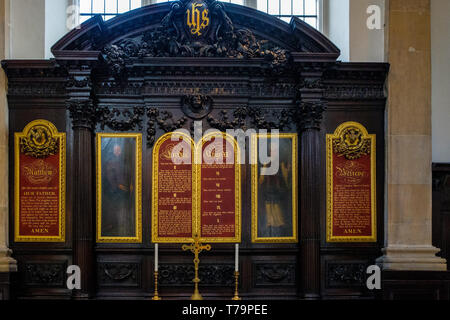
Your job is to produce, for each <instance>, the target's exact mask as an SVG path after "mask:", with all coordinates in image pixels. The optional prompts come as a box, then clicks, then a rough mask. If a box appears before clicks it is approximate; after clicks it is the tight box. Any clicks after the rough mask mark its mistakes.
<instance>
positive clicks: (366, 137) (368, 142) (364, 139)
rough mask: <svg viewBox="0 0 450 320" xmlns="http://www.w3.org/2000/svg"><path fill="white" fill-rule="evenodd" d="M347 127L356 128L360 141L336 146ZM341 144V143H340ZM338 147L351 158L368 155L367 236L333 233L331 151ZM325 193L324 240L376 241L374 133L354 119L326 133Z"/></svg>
mask: <svg viewBox="0 0 450 320" xmlns="http://www.w3.org/2000/svg"><path fill="white" fill-rule="evenodd" d="M349 129H356V132H357V133H358V134H359V135H360V136H361V143H360V144H359V145H356V146H351V147H348V146H347V147H345V146H341V147H339V146H336V143H338V142H339V141H342V139H343V137H344V134H345V132H346V131H348V130H349ZM341 144H342V143H341ZM336 147H338V148H339V152H340V153H341V155H342V156H345V155H346V154H347V155H348V156H349V157H350V158H351V159H357V158H358V157H360V156H361V154H364V155H367V154H369V155H370V176H371V180H370V196H371V201H370V205H371V209H370V210H371V213H370V214H371V217H370V221H371V234H370V235H369V236H337V235H335V234H333V203H334V199H333V179H334V178H333V167H334V164H333V153H334V152H335V151H334V148H336ZM326 179H327V181H326V190H327V191H326V193H327V197H326V198H327V219H326V240H327V242H376V241H377V209H376V201H377V200H376V135H375V134H369V133H368V131H367V129H366V128H365V127H364V126H363V125H362V124H360V123H358V122H354V121H348V122H344V123H342V124H341V125H339V126H338V127H337V128H336V130H335V132H334V133H333V134H327V135H326Z"/></svg>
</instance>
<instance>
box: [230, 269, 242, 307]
mask: <svg viewBox="0 0 450 320" xmlns="http://www.w3.org/2000/svg"><path fill="white" fill-rule="evenodd" d="M234 282H235V284H234V285H235V287H234V297H233V298H231V300H242V299H241V298H240V297H239V272H238V271H235V272H234Z"/></svg>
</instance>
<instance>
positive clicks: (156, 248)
mask: <svg viewBox="0 0 450 320" xmlns="http://www.w3.org/2000/svg"><path fill="white" fill-rule="evenodd" d="M155 272H158V244H157V243H155Z"/></svg>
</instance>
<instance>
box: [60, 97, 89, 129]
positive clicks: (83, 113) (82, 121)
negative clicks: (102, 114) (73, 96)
mask: <svg viewBox="0 0 450 320" xmlns="http://www.w3.org/2000/svg"><path fill="white" fill-rule="evenodd" d="M67 109H68V110H69V112H70V118H71V119H72V126H73V128H74V129H75V128H86V129H89V130H91V131H94V130H95V125H96V108H95V105H94V102H93V101H92V100H91V99H89V100H68V101H67Z"/></svg>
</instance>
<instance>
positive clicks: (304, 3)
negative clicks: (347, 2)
mask: <svg viewBox="0 0 450 320" xmlns="http://www.w3.org/2000/svg"><path fill="white" fill-rule="evenodd" d="M79 1H80V16H81V19H80V20H81V21H80V22H84V21H86V20H87V19H89V18H91V17H92V16H93V15H95V14H101V15H102V16H103V19H105V20H108V19H111V18H113V17H115V16H117V15H118V14H121V13H124V12H127V11H130V10H133V9H136V8H139V7H141V6H143V5H147V4H151V3H162V2H167V1H168V0H79ZM223 2H230V3H235V4H240V5H246V6H249V7H253V8H256V9H258V10H261V11H263V12H266V13H269V14H272V15H274V16H277V17H279V18H280V19H283V20H284V21H287V22H289V21H290V20H291V17H292V16H296V17H298V18H300V19H302V20H303V21H305V22H306V23H309V24H310V25H312V26H313V27H314V28H317V29H320V13H321V10H320V9H321V6H320V4H321V0H223Z"/></svg>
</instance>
